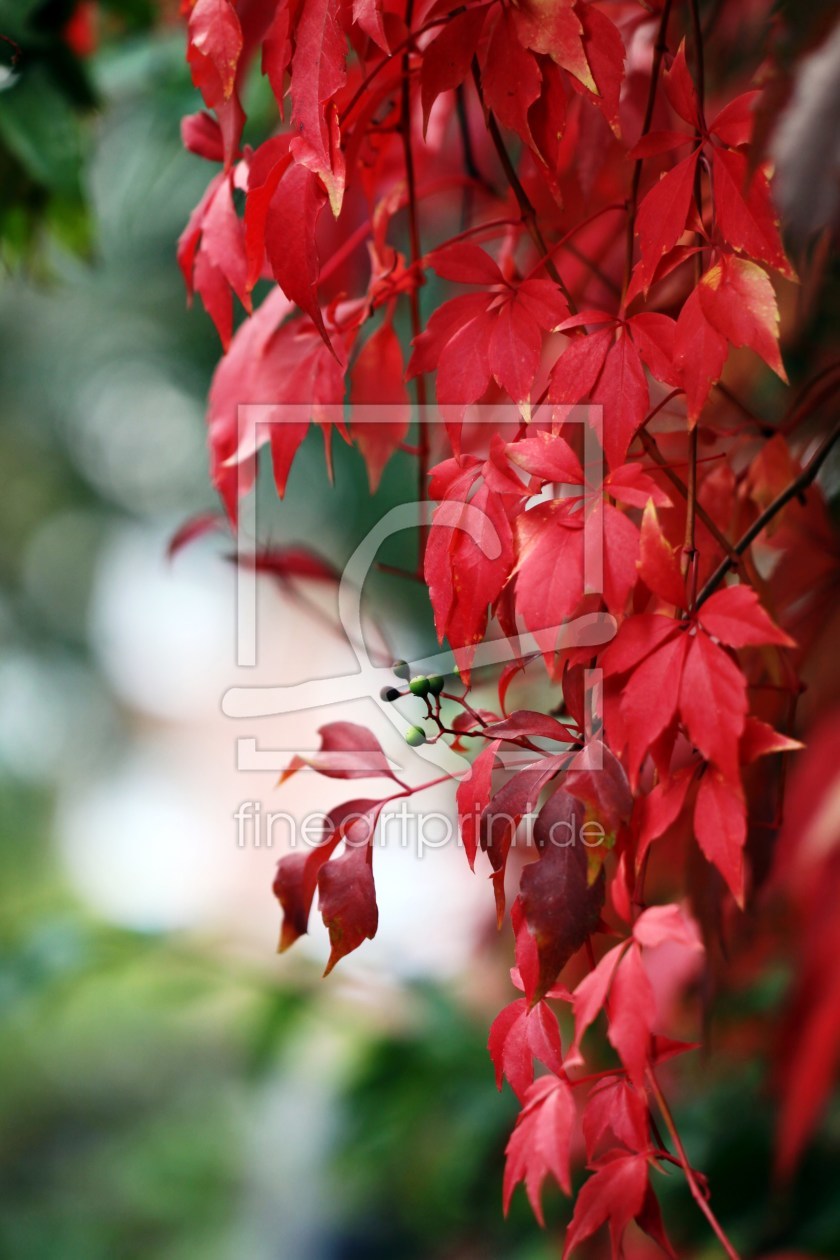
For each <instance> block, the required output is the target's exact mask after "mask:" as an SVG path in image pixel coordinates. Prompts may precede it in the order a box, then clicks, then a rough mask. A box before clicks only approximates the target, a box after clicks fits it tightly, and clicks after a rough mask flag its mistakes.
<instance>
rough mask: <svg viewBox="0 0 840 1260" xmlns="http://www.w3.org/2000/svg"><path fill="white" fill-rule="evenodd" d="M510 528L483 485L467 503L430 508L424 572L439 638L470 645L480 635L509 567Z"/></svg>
mask: <svg viewBox="0 0 840 1260" xmlns="http://www.w3.org/2000/svg"><path fill="white" fill-rule="evenodd" d="M513 561H514V553H513V534H512V530H511V525H510V521H509V520H508V517H507V515H506V512H505V509H504V506H503V503H502V500H501V498H500V496H499V495H497V494H493V493H491V492H490V491H489V490H488V488H487V486H486V485H482V486H481V487H480V488H479V490H478V491H477V492H476V493H475V495H474V496H473V497H472V499H471V500H470V502H469V503H461V502H458V501H457V500H456V499H444V501H443V503H441V504H440V505H439V507H437V508H436V509H435V512H434V515H433V517H432V526H431V529H430V531H429V540H428V543H427V546H426V554H425V559H424V573H425V577H426V582H427V584H428V587H429V594H430V598H431V601H432V607H433V609H434V613H435V627H436V629H437V633H438V638H439V639H440V641H441V642H442V641H443V639H444V637H446V638H448V639H449V642H450V644H451V645H452V647H453V648H470V649H472V648H473V647H474V645H475V644H476V643H477V642H478V641H479V640H480V639H481V638H482V636H483V634H484V631H485V629H486V626H487V618H488V614H489V606H490V604H491V603H493V602H494V601H495V599H496V598H497V597H498V595H499V593H500V592H501V590H502V587H503V586H504V584H505V582H506V581H507V578H508V576H509V574H510V572H511V569H512V568H513Z"/></svg>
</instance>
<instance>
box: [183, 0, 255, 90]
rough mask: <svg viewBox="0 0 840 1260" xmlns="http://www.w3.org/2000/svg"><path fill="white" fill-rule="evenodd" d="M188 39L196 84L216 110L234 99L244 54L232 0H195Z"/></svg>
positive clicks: (190, 61) (191, 67)
mask: <svg viewBox="0 0 840 1260" xmlns="http://www.w3.org/2000/svg"><path fill="white" fill-rule="evenodd" d="M188 37H189V46H188V49H187V60H188V61H189V63H190V70H191V71H192V79H193V83H194V84H195V86H196V87H197V88H198V89H199V91H200V92H201V94H202V96H203V97H204V100H205V102H206V103H207V105H208V106H209V107H210V108H211V109H213V108H215V107H216V106H219V105H222V104H224V102H225V101H228V100H230V98H231V97H232V95H233V92H234V88H235V85H236V71H237V68H238V65H239V55H240V53H241V52H242V27H241V26H240V25H239V18H238V17H237V15H236V9H235V8H234V6H233V5H232V4H231V2H230V0H196V2H195V4H194V5H193V7H192V9H191V10H190V19H189V26H188Z"/></svg>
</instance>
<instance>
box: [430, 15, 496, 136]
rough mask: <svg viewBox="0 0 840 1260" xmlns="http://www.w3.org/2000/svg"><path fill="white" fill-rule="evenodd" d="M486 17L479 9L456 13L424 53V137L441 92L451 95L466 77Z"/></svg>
mask: <svg viewBox="0 0 840 1260" xmlns="http://www.w3.org/2000/svg"><path fill="white" fill-rule="evenodd" d="M485 17H486V9H484V8H483V7H481V6H478V7H473V8H472V9H467V10H466V12H464V13H459V14H458V15H457V16H456V17H453V18H450V19H449V21H448V22H447V23H446V24H445V25H444V26H443V28H442V29H441V32H440V34H439V35H437V36H436V37H435V38H434V39H433V40H432V42H431V43H430V44H429V45H428V47H427V48H425V49H424V51H423V64H422V66H421V68H420V98H421V100H422V103H423V135H424V136H425V134H426V128H427V127H428V125H429V114H430V113H431V110H432V106H433V105H434V103H435V101H436V100H437V98H438V97H439V96H440V94H441V92H450V91H453V90H454V89H455V88H456V87H458V86H459V85H460V84H461V83H463V81H464V79H465V78H466V77H467V75H468V74H469V71H470V62H471V61H472V59H473V56H474V54H475V50H476V46H477V44H478V39H479V36H480V35H481V30H482V27H483V26H484V19H485Z"/></svg>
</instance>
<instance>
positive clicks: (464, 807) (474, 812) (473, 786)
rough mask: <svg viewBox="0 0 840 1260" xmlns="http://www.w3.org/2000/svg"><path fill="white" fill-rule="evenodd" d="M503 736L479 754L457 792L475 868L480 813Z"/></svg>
mask: <svg viewBox="0 0 840 1260" xmlns="http://www.w3.org/2000/svg"><path fill="white" fill-rule="evenodd" d="M500 744H501V740H498V739H494V740H492V741H491V742H490V743H489V744H487V745H486V746H485V747H484V748H482V750H481V752H480V753H479V754H478V756H477V757H476V759H475V761H474V762H473V763H472V765H471V766H470V768H469V770H468V771H467V773H466V774H465V775H464V777H463V779H461V782H460V783H459V784H458V790H457V792H456V793H455V800H456V804H457V806H458V823H459V825H460V828H461V839H462V841H463V844H464V850H465V852H466V855H467V861H468V862H469V864H470V869H471V870H472V869H473V868H474V866H475V856H476V853H477V851H478V828H479V822H480V820H481V815H482V814H483V813H484V811H485V809H486V808H487V805H488V803H489V801H490V792H491V789H492V783H493V767H494V765H495V763H496V753H497V752H498V751H499V746H500Z"/></svg>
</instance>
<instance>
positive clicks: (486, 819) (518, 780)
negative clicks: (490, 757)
mask: <svg viewBox="0 0 840 1260" xmlns="http://www.w3.org/2000/svg"><path fill="white" fill-rule="evenodd" d="M565 760H566V759H565V757H564V756H563V755H556V756H551V757H543V758H542V759H541V760H540V761H535V762H534V764H533V765H531V766H527V767H526V768H525V769H524V770H519V771H517V772H516V773H515V774H514V775H513V776H512V778H510V779H508V781H507V783H505V784H504V786H503V787H502V788H500V789H499V791H498V792H497V793H496V795H495V796H494V797H493V799H492V800H491V802H490V804H489V805H488V806H487V809H486V810H485V812H484V814H483V816H482V819H481V847H482V849H483V850H484V851H485V853H486V854H487V856H488V858H489V859H490V865H491V866H492V867H493V892H494V895H495V898H496V917H497V919H498V923H499V926H500V927H501V925H502V922H503V921H504V912H505V871H506V868H507V860H508V855H509V853H510V846H511V842H512V841H513V837H514V835H515V834H516V829H517V827H518V826H519V823H520V822H521V820H522V819H523V818H525V817H526V816H527V815H528V814H531V813H532V812H533V811H534V809H535V808H536V805H537V801H538V800H539V798H540V793H541V792H542V791H543V789H544V788H545V787H546V785H547V784H548V783H550V782H551V780H552V779H554V778H556V776H557V774H558V773H559V772H560V770H562V768H563V765H564V763H565ZM523 909H524V907H523ZM534 996H535V995H534V994H530V993H529V994H528V997H529V998H531V999H533V997H534ZM537 996H541V994H539V995H537Z"/></svg>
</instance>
